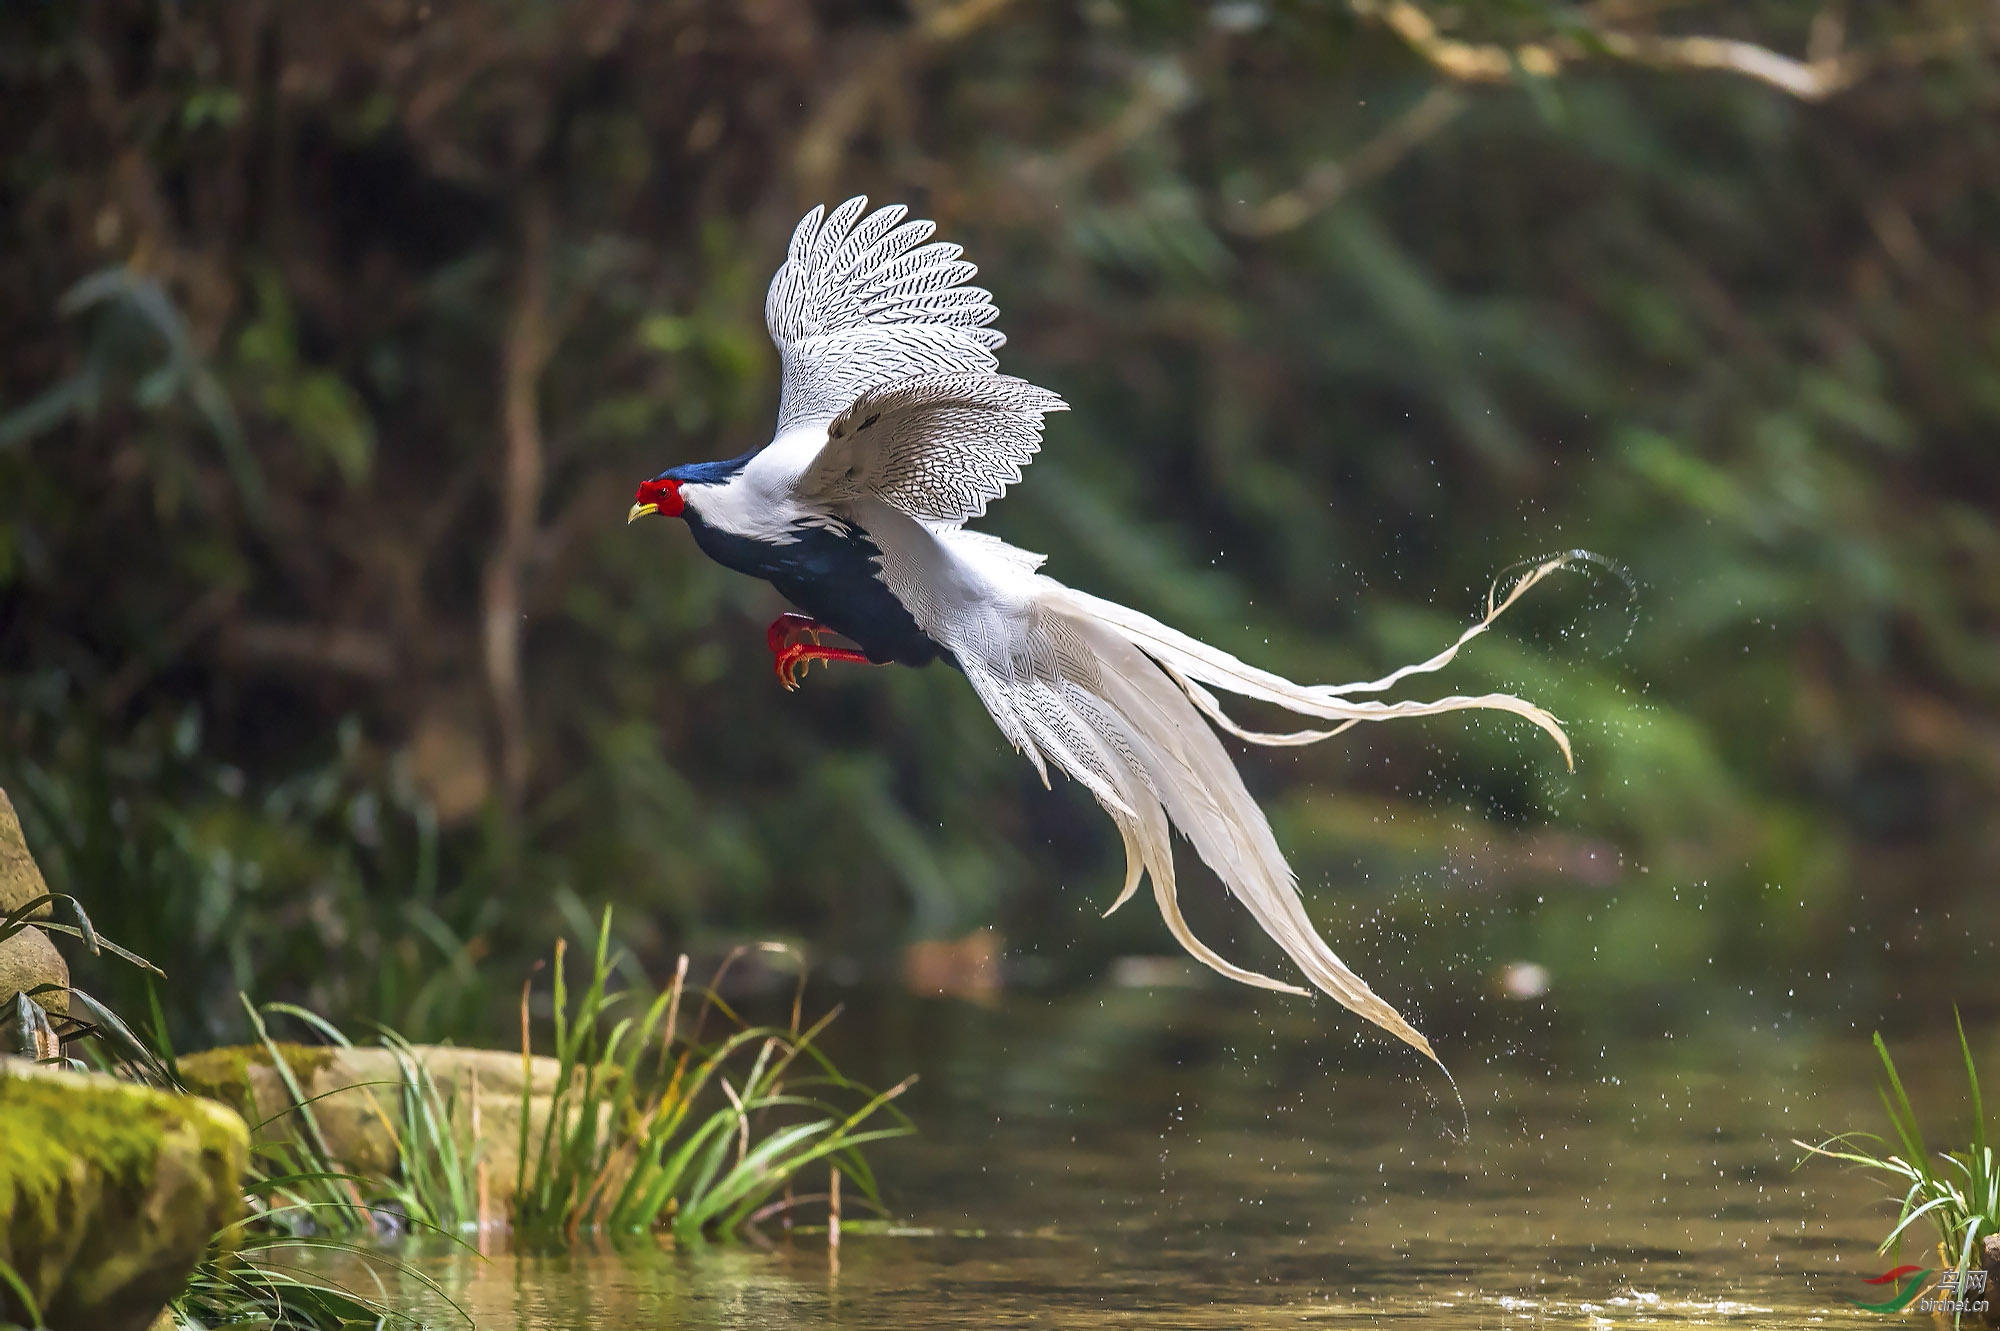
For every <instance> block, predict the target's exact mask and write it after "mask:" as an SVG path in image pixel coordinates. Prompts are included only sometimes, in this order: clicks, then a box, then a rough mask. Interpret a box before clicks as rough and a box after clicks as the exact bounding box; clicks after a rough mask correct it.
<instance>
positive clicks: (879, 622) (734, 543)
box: [683, 509, 958, 666]
mask: <svg viewBox="0 0 2000 1331" xmlns="http://www.w3.org/2000/svg"><path fill="white" fill-rule="evenodd" d="M683 516H684V517H685V518H686V519H687V524H688V529H689V530H690V531H692V532H693V533H694V539H695V544H697V545H699V546H700V547H701V548H702V552H703V553H704V554H706V555H707V556H708V557H709V558H710V559H713V560H714V561H715V562H716V563H718V564H721V565H723V566H724V567H726V568H733V569H735V570H736V571H737V572H739V573H748V574H749V575H750V576H751V577H753V578H762V579H764V581H766V582H768V583H770V584H771V585H772V586H773V587H776V588H777V589H778V591H779V593H780V594H781V595H782V596H783V597H784V598H785V599H786V600H788V601H790V602H791V603H792V604H793V605H795V606H797V607H798V608H799V609H801V610H803V611H805V612H806V613H807V614H809V615H811V616H812V617H813V618H814V619H817V620H818V621H819V622H820V623H822V624H824V625H826V626H827V627H828V628H830V629H832V630H833V631H834V632H835V633H838V634H839V635H840V636H841V637H843V638H847V639H849V640H851V641H852V642H853V643H854V644H855V645H856V646H858V647H860V648H861V650H862V651H863V652H864V653H866V654H867V656H868V659H869V660H871V661H874V662H876V663H877V664H882V665H886V664H888V663H889V662H891V661H894V662H897V663H899V664H902V665H912V666H921V665H929V664H930V663H931V662H932V661H939V660H942V661H944V662H945V663H946V664H948V665H954V666H955V665H957V664H958V663H957V662H956V661H954V660H953V659H952V655H951V653H950V652H948V651H946V650H945V649H944V648H943V647H941V646H939V645H938V643H937V642H936V640H934V639H933V638H932V637H931V636H930V635H929V634H927V633H925V632H924V631H923V630H922V629H920V628H918V627H917V621H916V620H915V619H913V618H911V616H910V612H909V611H907V610H905V609H904V608H903V603H902V602H901V601H898V600H897V599H896V597H895V594H894V593H893V592H891V591H890V590H889V588H888V587H887V586H886V585H885V584H884V583H883V581H882V578H881V575H880V572H879V571H878V569H877V568H876V564H875V560H876V557H877V556H878V555H879V554H880V553H881V552H880V550H878V549H877V548H876V545H875V542H874V541H872V540H870V539H869V537H868V533H866V532H864V531H862V530H861V529H860V528H859V527H849V528H846V529H845V530H843V531H839V532H833V531H828V530H826V529H825V528H823V527H800V528H797V529H796V534H797V537H798V539H797V540H795V541H789V542H785V543H776V542H770V541H755V540H751V539H750V538H749V537H747V536H737V535H735V534H734V533H732V532H726V531H722V530H721V529H719V528H716V527H711V526H709V525H708V524H707V523H705V522H703V521H702V520H701V519H700V518H699V517H697V516H696V515H695V513H694V510H692V509H689V510H688V511H687V512H686V513H685V514H683Z"/></svg>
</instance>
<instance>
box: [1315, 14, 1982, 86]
mask: <svg viewBox="0 0 2000 1331" xmlns="http://www.w3.org/2000/svg"><path fill="white" fill-rule="evenodd" d="M1348 3H1349V6H1350V7H1351V8H1352V9H1353V11H1354V12H1355V13H1356V14H1357V15H1359V16H1361V17H1362V18H1367V19H1373V20H1374V21H1376V22H1379V23H1381V24H1382V25H1383V26H1385V27H1387V28H1388V29H1390V30H1391V31H1392V32H1394V33H1395V34H1396V35H1397V36H1398V37H1401V38H1402V39H1403V41H1404V43H1405V44H1407V45H1408V46H1409V48H1410V49H1411V50H1412V51H1414V52H1416V53H1417V54H1418V55H1420V56H1422V57H1423V58H1424V59H1425V60H1426V61H1428V62H1429V63H1430V64H1431V65H1432V66H1433V67H1434V68H1436V69H1437V70H1438V71H1439V72H1440V73H1442V74H1445V75H1447V76H1449V77H1450V78H1453V79H1456V80H1458V81H1459V82H1462V83H1507V82H1511V81H1513V80H1514V79H1515V78H1516V77H1518V76H1519V75H1521V74H1528V75H1530V76H1533V77H1538V78H1552V77H1554V76H1555V75H1556V74H1558V73H1560V72H1561V70H1562V68H1563V66H1565V65H1569V64H1575V63H1577V62H1579V61H1582V60H1586V59H1590V58H1592V57H1593V56H1609V57H1611V58H1613V59H1618V60H1626V61H1630V62H1632V63H1633V64H1641V65H1648V66H1651V67H1653V68H1655V69H1713V70H1722V71H1726V72H1729V73H1734V74H1739V75H1742V76H1743V77H1745V78H1749V79H1754V80H1756V81H1758V82H1760V83H1764V84H1768V85H1769V86H1771V87H1773V88H1777V89H1778V90H1780V91H1782V92H1785V93H1789V94H1790V95H1791V96H1793V97H1797V98H1799V99H1800V100H1802V101H1808V102H1816V101H1823V100H1825V99H1826V98H1828V97H1831V96H1833V95H1834V94H1836V93H1839V92H1842V91H1844V90H1845V89H1847V88H1850V87H1852V86H1853V85H1854V84H1855V83H1856V82H1857V81H1858V80H1860V79H1861V77H1862V76H1863V75H1864V74H1866V73H1868V72H1870V71H1871V70H1874V69H1876V68H1879V67H1882V66H1884V65H1911V64H1918V63H1921V62H1923V61H1926V60H1931V59H1935V58H1937V57H1938V56H1941V55H1944V54H1947V53H1949V52H1951V51H1953V50H1957V49H1962V47H1963V44H1964V43H1965V42H1966V41H1968V40H1970V39H1971V37H1972V33H1971V32H1970V31H1969V30H1968V29H1965V28H1961V27H1949V28H1943V29H1939V30H1937V31H1935V32H1929V33H1922V34H1918V35H1916V36H1914V37H1912V38H1907V39H1904V40H1902V41H1898V42H1895V43H1892V44H1890V45H1888V46H1886V47H1884V48H1882V49H1879V50H1875V51H1848V52H1845V53H1842V52H1841V51H1839V50H1838V48H1837V43H1836V42H1830V41H1827V40H1825V36H1826V35H1831V34H1835V33H1837V29H1836V28H1833V27H1831V26H1826V25H1822V32H1821V33H1818V34H1816V37H1818V38H1819V39H1818V40H1815V41H1814V43H1813V46H1814V48H1815V49H1814V50H1813V52H1812V54H1811V58H1809V59H1806V60H1798V59H1795V58H1793V57H1791V56H1788V55H1783V54H1780V53H1779V52H1777V51H1773V50H1771V49H1770V48H1768V47H1764V46H1759V45H1757V44H1756V43H1755V42H1746V41H1739V40H1737V39H1735V38H1731V37H1707V36H1692V37H1663V36H1659V35H1657V34H1654V33H1635V32H1625V31H1620V30H1618V29H1616V28H1609V27H1602V26H1598V27H1593V28H1591V29H1590V32H1589V36H1588V39H1587V40H1581V39H1578V38H1575V37H1569V36H1556V37H1551V38H1548V39H1547V40H1544V41H1539V42H1524V43H1521V44H1520V45H1517V46H1504V45H1501V44H1499V43H1495V42H1464V41H1459V40H1457V39H1455V38H1451V37H1446V36H1445V35H1444V34H1443V33H1442V32H1440V31H1439V30H1438V25H1437V23H1436V21H1435V20H1433V19H1432V18H1431V16H1430V14H1429V13H1427V12H1426V11H1425V10H1424V9H1423V8H1422V6H1420V5H1418V4H1416V3H1414V0H1348Z"/></svg>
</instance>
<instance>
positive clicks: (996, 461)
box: [798, 372, 1069, 526]
mask: <svg viewBox="0 0 2000 1331" xmlns="http://www.w3.org/2000/svg"><path fill="white" fill-rule="evenodd" d="M1068 409H1069V406H1068V404H1067V403H1065V402H1064V401H1063V400H1062V399H1061V398H1060V397H1058V396H1056V395H1055V394H1054V393H1051V392H1049V391H1048V390H1047V389H1046V388H1037V387H1035V385H1033V384H1031V383H1029V382H1027V381H1026V380H1025V379H1016V378H1013V377H1012V376H1010V375H1004V374H983V373H977V372H960V373H954V374H933V375H926V376H924V377H922V378H918V379H906V380H903V381H902V382H900V383H894V384H889V385H886V386H884V387H881V388H877V389H874V390H872V391H871V392H868V393H865V394H863V395H862V397H861V399H860V400H859V401H857V402H856V403H854V405H853V406H851V407H849V408H848V409H847V410H846V411H844V412H842V413H841V414H840V415H839V416H838V417H837V418H836V419H835V420H834V422H833V424H832V425H830V426H829V427H827V441H826V444H825V446H824V447H822V448H821V449H820V451H819V455H818V456H817V457H816V458H815V459H814V460H813V463H812V465H811V466H810V467H809V468H807V469H806V472H805V474H804V475H803V476H801V477H800V478H799V483H798V496H799V498H800V499H801V500H803V501H804V502H806V503H809V504H815V505H822V506H831V505H834V504H851V503H853V502H854V501H856V500H859V499H863V498H867V497H870V496H872V497H875V498H878V499H881V500H882V501H883V502H884V503H887V504H889V505H890V506H892V507H894V508H897V509H899V510H901V511H902V512H904V513H907V514H909V515H910V516H911V517H913V518H917V519H919V520H921V521H923V522H926V523H930V524H933V525H937V526H956V525H958V524H959V523H961V522H964V521H966V520H967V519H968V518H976V517H978V516H979V515H980V514H982V513H984V512H985V511H986V506H987V505H988V504H989V503H991V502H992V501H993V500H995V499H998V498H999V497H1000V496H1001V495H1002V494H1004V493H1006V490H1007V487H1008V486H1010V485H1012V484H1014V482H1016V481H1018V480H1020V479H1021V468H1023V467H1025V466H1027V465H1028V463H1029V462H1030V461H1031V460H1032V459H1033V458H1034V456H1035V454H1036V453H1037V452H1039V451H1040V450H1041V446H1042V416H1043V414H1044V413H1045V412H1051V411H1067V410H1068Z"/></svg>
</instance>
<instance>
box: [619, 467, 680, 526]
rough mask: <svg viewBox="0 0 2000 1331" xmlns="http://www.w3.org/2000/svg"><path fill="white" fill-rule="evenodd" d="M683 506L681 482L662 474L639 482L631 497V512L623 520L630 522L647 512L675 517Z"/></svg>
mask: <svg viewBox="0 0 2000 1331" xmlns="http://www.w3.org/2000/svg"><path fill="white" fill-rule="evenodd" d="M685 507H686V505H685V504H684V503H682V502H681V483H680V482H679V481H676V480H673V479H671V478H669V477H664V476H663V477H661V478H659V479H658V480H651V481H642V482H640V484H639V493H638V494H636V495H634V496H633V498H632V512H631V514H630V516H628V517H627V518H626V519H625V520H626V521H627V522H630V521H632V519H634V518H640V517H644V516H645V515H646V514H648V513H658V514H660V515H662V516H663V517H669V518H677V517H679V516H680V515H681V510H682V509H684V508H685Z"/></svg>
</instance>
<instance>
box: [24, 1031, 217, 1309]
mask: <svg viewBox="0 0 2000 1331" xmlns="http://www.w3.org/2000/svg"><path fill="white" fill-rule="evenodd" d="M248 1152H249V1132H248V1130H247V1129H246V1128H245V1127H244V1126H243V1121H242V1120H241V1119H240V1118H238V1117H237V1116H236V1115H235V1114H232V1113H230V1112H229V1111H228V1110H227V1109H224V1108H223V1107H222V1106H220V1105H217V1104H215V1103H213V1102H211V1101H207V1100H202V1099H199V1098H196V1097H193V1096H176V1095H169V1094H166V1093H163V1092H160V1091H155V1090H151V1089H149V1088H147V1087H143V1086H137V1085H133V1084H131V1083H129V1082H121V1081H118V1080H115V1079H113V1078H110V1077H103V1076H79V1075H75V1074H71V1073H63V1072H55V1071H52V1070H49V1069H45V1068H38V1067H35V1066H33V1065H31V1064H25V1063H21V1062H18V1061H0V1217H4V1222H0V1259H4V1260H5V1261H6V1262H8V1264H9V1265H11V1266H12V1267H13V1268H14V1269H15V1270H16V1271H17V1272H18V1273H19V1274H20V1275H21V1277H22V1278H23V1279H24V1280H25V1281H26V1282H27V1284H28V1286H29V1288H30V1289H32V1290H33V1291H34V1292H35V1294H36V1297H37V1298H38V1299H39V1300H40V1301H41V1304H42V1307H43V1310H44V1315H45V1316H46V1317H47V1319H48V1320H49V1322H50V1324H51V1325H57V1326H62V1325H78V1326H83V1325H89V1326H93V1327H105V1328H111V1327H116V1326H123V1325H128V1324H130V1325H137V1326H144V1325H145V1323H146V1320H147V1319H150V1318H151V1316H152V1315H153V1313H154V1312H156V1311H157V1310H158V1308H159V1307H160V1306H162V1305H163V1304H164V1303H165V1301H166V1299H167V1298H168V1297H170V1296H171V1295H172V1294H173V1293H174V1292H175V1290H176V1289H178V1288H179V1285H180V1283H181V1282H182V1281H183V1280H185V1279H186V1277H187V1274H188V1272H189V1271H190V1270H191V1269H192V1268H193V1266H194V1263H195V1261H196V1260H197V1259H198V1258H199V1257H200V1256H201V1255H202V1253H203V1252H204V1251H205V1250H206V1249H207V1248H208V1246H209V1243H210V1241H211V1239H212V1238H213V1237H214V1236H215V1234H216V1232H217V1230H218V1229H219V1228H220V1227H222V1226H223V1225H226V1224H228V1223H230V1222H231V1221H233V1220H235V1219H236V1218H237V1216H238V1215H240V1214H241V1210H242V1197H241V1194H240V1192H239V1188H238V1180H239V1179H240V1177H241V1174H242V1171H243V1167H244V1164H245V1161H246V1159H247V1157H248ZM0 1311H16V1312H18V1310H7V1309H6V1308H5V1300H0ZM134 1318H136V1319H137V1321H136V1322H134V1321H133V1319H134Z"/></svg>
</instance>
